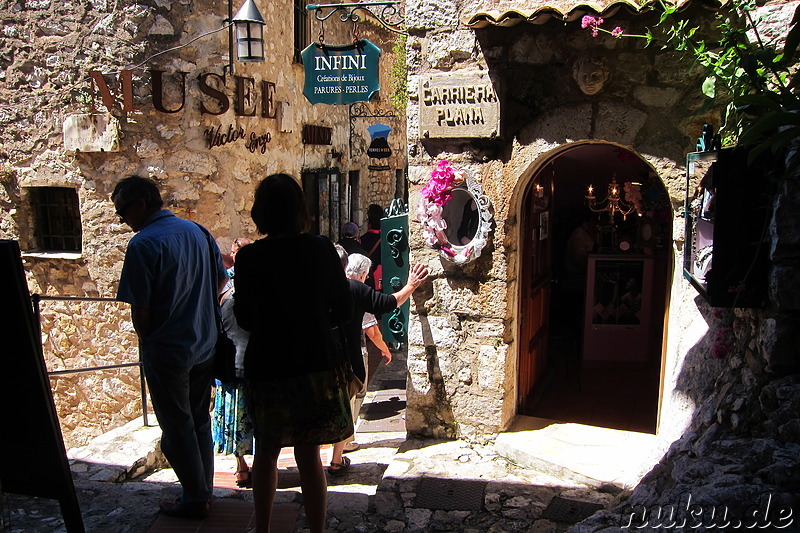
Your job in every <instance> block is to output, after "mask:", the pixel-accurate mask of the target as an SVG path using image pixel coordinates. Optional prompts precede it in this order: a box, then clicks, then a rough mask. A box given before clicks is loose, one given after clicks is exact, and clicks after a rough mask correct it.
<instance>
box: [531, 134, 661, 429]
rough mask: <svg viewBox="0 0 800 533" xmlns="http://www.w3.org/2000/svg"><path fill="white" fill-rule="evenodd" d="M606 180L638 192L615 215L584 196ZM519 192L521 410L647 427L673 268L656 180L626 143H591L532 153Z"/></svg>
mask: <svg viewBox="0 0 800 533" xmlns="http://www.w3.org/2000/svg"><path fill="white" fill-rule="evenodd" d="M613 177H616V180H617V182H618V183H619V185H620V186H621V187H624V184H625V182H634V183H640V184H641V187H639V191H640V193H641V194H640V195H637V194H636V193H635V190H631V191H632V192H631V191H629V192H628V193H627V194H628V199H629V200H633V202H634V203H635V204H636V205H637V210H636V211H635V212H633V213H631V214H629V215H627V216H625V217H623V216H622V215H620V214H617V215H616V216H614V217H613V219H612V218H611V217H610V216H609V214H608V213H607V212H603V213H595V212H592V211H591V210H589V209H588V208H587V199H586V196H587V192H588V188H589V187H590V186H592V188H593V191H594V194H595V196H596V197H597V199H598V200H602V199H603V198H605V196H606V191H607V186H608V184H609V182H610V181H611V179H612V178H613ZM628 188H629V189H630V187H628ZM518 191H519V192H520V194H519V198H521V204H520V205H519V211H518V212H519V215H520V218H519V228H520V247H519V251H520V261H519V266H518V269H519V271H518V274H519V278H518V279H519V280H520V283H519V285H518V288H517V290H518V294H517V302H518V315H517V316H518V317H519V320H518V328H517V339H518V340H519V343H518V364H517V372H518V376H517V386H518V388H517V390H518V398H517V412H518V413H519V414H523V415H529V416H535V417H540V418H545V419H552V420H558V421H561V422H575V423H582V424H588V425H596V426H602V427H610V428H614V429H622V430H634V431H643V432H649V433H655V432H656V429H657V423H658V406H659V404H660V390H661V388H662V387H661V385H662V383H661V374H662V372H661V368H662V366H663V357H664V353H665V350H664V339H665V338H666V324H667V322H666V316H667V309H668V307H669V306H668V298H669V294H670V290H669V288H670V284H671V280H672V269H673V266H674V264H675V261H674V258H673V249H672V208H671V204H670V200H669V196H668V194H667V190H666V188H665V187H664V184H663V183H662V181H661V180H660V179H659V177H658V176H657V174H656V172H655V171H654V170H653V168H652V166H650V165H649V164H648V163H647V161H646V160H645V159H644V158H642V157H641V156H639V155H638V154H636V153H635V152H633V151H632V150H631V149H630V148H626V147H623V146H620V145H616V144H613V143H605V142H596V141H591V142H576V143H570V144H566V145H563V146H561V147H559V148H557V149H556V150H553V151H551V152H549V153H547V154H544V155H542V156H541V157H539V158H538V159H537V160H536V161H534V162H533V163H532V164H531V165H530V166H529V168H528V169H527V171H526V172H525V173H524V174H523V176H522V178H521V179H520V184H519V186H518ZM639 196H640V197H639ZM639 215H641V216H639ZM623 218H624V219H623ZM584 221H586V222H584ZM582 226H583V227H582ZM581 227H582V228H581ZM579 228H581V229H579ZM582 241H583V246H582V244H581V242H582ZM587 243H591V245H592V246H593V248H592V250H591V251H590V254H589V255H588V256H582V255H581V254H580V253H579V252H580V250H581V249H582V248H583V247H585V246H588V244H587ZM576 257H582V259H581V260H579V261H576V260H575V258H576ZM576 263H578V264H580V265H581V266H582V269H580V270H579V269H577V268H576Z"/></svg>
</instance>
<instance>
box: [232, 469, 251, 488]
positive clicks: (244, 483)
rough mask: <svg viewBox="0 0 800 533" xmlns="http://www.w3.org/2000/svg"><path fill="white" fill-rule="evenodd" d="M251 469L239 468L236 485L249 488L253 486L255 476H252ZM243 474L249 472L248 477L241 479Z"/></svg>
mask: <svg viewBox="0 0 800 533" xmlns="http://www.w3.org/2000/svg"><path fill="white" fill-rule="evenodd" d="M250 473H251V470H250V469H248V470H237V471H236V486H237V487H239V488H242V489H249V488H251V487H252V486H253V478H252V476H251V474H250ZM242 474H247V477H244V478H241V479H239V477H240V476H241V475H242Z"/></svg>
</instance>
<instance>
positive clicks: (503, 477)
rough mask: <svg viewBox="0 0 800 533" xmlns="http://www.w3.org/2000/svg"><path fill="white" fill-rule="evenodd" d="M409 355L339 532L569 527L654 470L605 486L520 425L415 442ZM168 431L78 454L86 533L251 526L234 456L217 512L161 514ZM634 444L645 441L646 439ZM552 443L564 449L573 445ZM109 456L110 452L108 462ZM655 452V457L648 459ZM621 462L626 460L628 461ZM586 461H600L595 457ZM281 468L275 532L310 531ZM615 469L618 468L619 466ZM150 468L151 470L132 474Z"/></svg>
mask: <svg viewBox="0 0 800 533" xmlns="http://www.w3.org/2000/svg"><path fill="white" fill-rule="evenodd" d="M404 363H405V362H404V361H403V360H402V358H398V360H396V361H395V363H393V364H392V365H390V366H388V367H383V368H381V369H380V370H379V371H378V372H377V373H376V375H375V376H374V377H373V379H372V380H371V382H370V392H369V393H368V395H367V398H366V401H365V404H364V407H363V408H362V410H361V420H360V424H359V427H358V431H357V440H358V441H359V443H361V448H360V449H359V450H357V451H355V452H352V453H350V454H348V456H349V457H350V458H351V460H352V466H351V468H350V471H349V472H348V473H347V474H345V475H342V476H337V477H330V478H329V487H328V494H329V507H328V517H329V518H328V529H329V531H331V532H339V531H341V532H357V533H370V532H375V531H388V532H401V531H459V532H468V533H478V532H484V531H488V532H505V531H525V532H559V531H567V530H568V529H569V528H570V527H571V526H572V525H573V524H575V523H577V522H579V521H580V520H582V519H583V518H585V517H587V516H589V515H591V514H592V513H594V512H595V511H597V510H599V509H602V508H604V507H607V506H609V505H611V504H613V503H614V502H615V501H617V500H618V499H619V498H620V497H621V495H623V494H624V491H623V490H622V488H621V487H624V486H626V485H627V486H630V484H631V483H635V482H636V480H638V477H639V476H640V475H641V474H642V473H644V471H646V468H643V467H641V465H638V464H637V468H634V469H632V470H631V471H630V473H629V474H628V475H627V477H626V476H625V475H623V474H624V473H625V472H623V470H625V469H623V468H619V467H618V468H616V469H614V470H615V471H614V475H613V476H612V477H614V478H615V479H613V480H609V482H604V481H603V479H602V478H601V476H594V472H602V470H603V469H602V468H601V469H600V470H597V468H596V466H597V465H595V464H589V467H587V468H588V470H587V469H584V470H583V472H581V471H580V470H581V469H580V468H578V469H575V470H574V471H573V470H570V469H569V468H567V467H565V466H564V465H560V464H556V463H558V462H559V458H558V457H556V458H555V459H554V460H553V461H552V462H547V461H542V457H544V456H546V455H547V453H548V452H547V450H546V449H545V448H548V446H546V445H542V443H541V442H539V443H535V442H529V441H525V440H523V441H522V442H521V443H520V446H522V447H530V446H534V447H536V449H537V453H538V455H537V457H536V458H535V459H536V460H535V461H529V460H528V459H526V457H525V456H524V453H521V452H519V453H517V455H516V456H515V454H514V453H513V450H512V448H514V443H515V442H516V441H515V440H514V439H520V438H522V439H526V438H527V439H529V438H530V437H529V435H531V432H529V431H519V432H511V433H509V434H508V435H507V436H505V437H504V440H503V442H501V439H498V442H496V443H492V444H486V445H478V444H474V443H468V442H464V441H431V440H418V439H407V438H406V434H405V431H404V424H403V415H404V409H405V389H404V387H400V385H401V384H402V382H403V380H404V379H405V371H404V369H405V364H404ZM550 425H551V426H554V425H552V424H550ZM549 429H550V430H552V429H553V427H551V428H549ZM568 429H569V430H570V431H571V432H574V431H575V428H568ZM591 429H592V430H595V429H597V428H591ZM158 434H159V431H158V429H157V428H143V427H141V423H139V424H138V425H136V423H132V425H130V424H129V426H128V427H126V428H122V429H120V430H119V431H118V432H116V433H113V432H112V434H109V435H108V436H107V437H105V438H104V439H100V441H101V442H97V443H93V445H92V446H89V447H86V448H84V449H81V450H72V451H70V454H69V456H70V459H71V463H72V470H73V477H74V482H75V487H76V493H77V496H78V500H79V503H80V508H81V515H82V517H83V520H84V524H85V528H86V531H88V532H89V533H101V532H102V533H105V532H120V533H125V532H133V533H139V532H142V533H145V532H147V533H161V532H164V531H173V532H174V531H202V532H206V533H211V532H226V531H230V532H235V533H238V532H240V531H244V530H245V529H246V527H247V526H248V524H249V523H250V520H251V517H252V492H251V491H249V490H238V489H236V488H235V486H234V485H233V471H234V470H235V462H234V461H233V460H232V458H230V457H222V456H220V457H218V458H217V471H218V475H217V478H216V482H215V485H216V487H217V488H216V489H215V495H216V497H217V503H216V504H215V506H214V508H213V509H212V516H211V517H210V518H209V519H208V520H206V521H204V522H199V521H197V522H194V521H176V520H174V519H165V518H164V517H161V516H159V514H158V512H157V508H158V502H159V501H160V500H162V499H165V498H170V497H175V496H177V495H179V493H180V489H179V486H178V484H177V482H176V479H175V476H174V474H173V472H172V470H170V469H169V468H154V467H157V466H158V460H159V455H158V454H157V453H156V454H153V453H152V451H153V448H155V445H156V443H157V441H158ZM541 434H542V435H544V434H545V433H541ZM526 435H527V436H528V437H526ZM608 435H611V437H608V438H619V436H617V435H615V434H613V433H610V434H608ZM629 438H630V435H629V434H625V435H624V439H629ZM548 442H551V441H548ZM634 444H635V446H636V447H637V448H640V447H641V444H642V442H641V441H635V442H634ZM549 447H550V448H557V449H558V450H559V455H564V454H563V446H555V447H554V446H549ZM577 451H578V452H580V451H581V450H580V449H577ZM327 453H329V452H328V451H327V450H324V451H323V460H324V461H327V460H328V456H327ZM500 453H503V455H504V456H505V457H512V459H513V460H514V461H515V462H513V463H512V462H511V461H510V460H509V459H506V458H505V457H504V456H501V455H500ZM148 454H149V455H148ZM99 456H103V457H104V459H103V460H102V461H99V462H98V461H97V460H96V459H97V457H99ZM650 460H651V459H649V458H645V459H644V461H645V463H647V461H650ZM617 461H618V460H617V459H614V462H615V463H617V465H619V463H618V462H617ZM583 462H584V463H596V462H597V461H594V462H593V461H586V460H585V458H584V461H583ZM643 464H644V463H643ZM649 464H652V463H649ZM279 466H280V467H281V480H280V482H279V486H280V489H279V490H280V493H279V495H278V498H277V501H276V505H277V509H278V511H277V513H276V522H277V523H275V524H274V527H273V533H282V532H294V531H298V532H300V531H306V530H307V526H306V522H305V516H304V514H303V510H302V495H301V494H300V491H299V488H298V481H299V480H298V476H297V471H296V468H295V467H294V464H293V460H292V457H291V453H290V450H286V451H285V457H282V459H281V461H280V463H279ZM591 468H595V469H594V470H591ZM604 468H605V469H606V470H608V465H605V466H604ZM143 470H144V471H147V473H145V474H143V475H138V476H137V477H135V479H132V480H131V479H127V478H128V477H130V476H134V475H136V474H138V473H139V472H140V471H143ZM43 483H46V480H43ZM2 505H3V507H2V512H1V513H0V516H2V519H3V524H4V526H5V530H4V531H5V532H8V533H22V532H26V533H28V532H30V533H56V532H63V531H66V528H65V526H64V522H63V519H62V518H61V512H60V510H59V506H58V502H56V501H53V500H46V499H41V498H30V497H24V496H19V495H14V494H4V495H3V501H2ZM0 530H2V529H1V528H0Z"/></svg>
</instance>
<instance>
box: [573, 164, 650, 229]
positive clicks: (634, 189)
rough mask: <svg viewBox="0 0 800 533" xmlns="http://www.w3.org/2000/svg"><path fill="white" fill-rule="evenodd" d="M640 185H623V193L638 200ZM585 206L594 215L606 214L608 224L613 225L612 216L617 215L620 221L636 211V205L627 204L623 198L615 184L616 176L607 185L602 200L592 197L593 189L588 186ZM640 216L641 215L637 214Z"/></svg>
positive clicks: (632, 183)
mask: <svg viewBox="0 0 800 533" xmlns="http://www.w3.org/2000/svg"><path fill="white" fill-rule="evenodd" d="M640 187H641V184H639V183H634V182H627V183H625V191H626V192H627V193H628V196H636V197H637V198H638V196H639V194H640V192H639V188H640ZM586 204H587V206H588V207H589V209H590V210H591V211H592V212H594V213H603V212H607V213H608V220H609V223H610V224H612V225H613V224H614V215H615V214H617V213H619V214H621V215H622V220H625V218H626V217H627V216H628V215H630V214H631V213H634V212H636V211H637V209H636V204H635V203H631V202H627V201H626V200H625V199H624V198H623V192H622V190H621V189H620V186H619V185H618V184H617V176H616V174H615V175H614V177H613V178H611V183H609V184H608V191H607V193H606V197H605V198H604V199H603V200H598V199H597V198H596V197H595V195H594V187H592V186H591V185H589V190H588V194H587V195H586ZM639 216H641V213H639Z"/></svg>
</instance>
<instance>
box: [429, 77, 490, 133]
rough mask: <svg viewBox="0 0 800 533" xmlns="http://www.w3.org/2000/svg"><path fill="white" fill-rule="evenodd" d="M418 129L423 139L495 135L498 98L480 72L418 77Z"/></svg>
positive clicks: (486, 78)
mask: <svg viewBox="0 0 800 533" xmlns="http://www.w3.org/2000/svg"><path fill="white" fill-rule="evenodd" d="M419 101H420V106H419V107H420V112H419V131H420V134H421V135H422V137H423V138H485V137H496V136H497V135H499V131H500V101H499V100H498V98H497V93H496V92H495V88H494V85H493V83H492V80H490V79H489V75H488V73H486V72H483V71H459V72H449V73H446V74H445V73H442V74H428V75H424V76H421V77H420V84H419Z"/></svg>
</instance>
